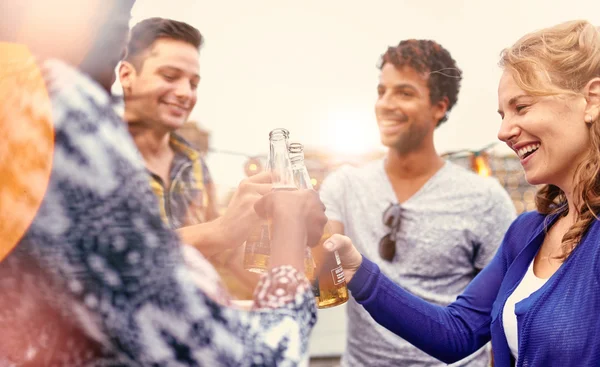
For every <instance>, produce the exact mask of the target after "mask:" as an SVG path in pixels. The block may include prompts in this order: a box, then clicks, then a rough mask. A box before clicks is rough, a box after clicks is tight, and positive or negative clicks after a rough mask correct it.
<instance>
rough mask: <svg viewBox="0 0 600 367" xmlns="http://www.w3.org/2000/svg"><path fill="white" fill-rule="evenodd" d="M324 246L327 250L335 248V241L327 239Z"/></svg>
mask: <svg viewBox="0 0 600 367" xmlns="http://www.w3.org/2000/svg"><path fill="white" fill-rule="evenodd" d="M323 247H325V249H326V250H333V242H331V241H326V242H325V243H324V244H323Z"/></svg>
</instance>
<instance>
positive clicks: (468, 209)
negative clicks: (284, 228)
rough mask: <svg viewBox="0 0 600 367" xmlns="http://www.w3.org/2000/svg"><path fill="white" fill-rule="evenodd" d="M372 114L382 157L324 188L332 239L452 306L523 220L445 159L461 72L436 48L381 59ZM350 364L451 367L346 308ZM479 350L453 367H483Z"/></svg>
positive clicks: (498, 191) (500, 194)
mask: <svg viewBox="0 0 600 367" xmlns="http://www.w3.org/2000/svg"><path fill="white" fill-rule="evenodd" d="M380 70H381V73H380V78H379V85H378V87H377V91H378V99H377V102H376V104H375V112H376V117H377V122H378V125H379V131H380V136H381V141H382V143H383V144H384V145H385V146H387V147H388V148H389V149H388V152H387V155H386V157H385V158H384V159H383V160H378V161H375V162H371V163H369V164H367V165H365V166H364V167H361V168H355V167H349V166H346V167H342V168H341V169H339V170H337V171H336V172H333V173H332V174H330V175H329V176H328V177H327V178H326V180H325V181H324V182H323V185H322V187H321V190H320V191H321V199H322V201H323V202H324V203H325V205H326V207H327V216H328V218H329V219H330V220H331V222H332V226H333V229H334V232H337V233H343V234H345V235H346V236H348V237H350V238H351V239H352V241H353V243H354V244H355V246H356V247H357V248H358V250H359V251H361V253H362V254H363V255H364V256H366V257H367V258H369V259H370V260H372V261H374V262H376V263H377V264H378V265H379V267H380V268H381V271H382V272H384V273H385V274H386V275H387V276H388V277H389V278H390V279H392V280H393V281H395V282H396V283H398V284H400V285H402V287H404V288H405V289H407V290H408V291H410V292H412V293H413V294H415V295H417V296H419V297H422V298H423V299H425V300H428V301H430V302H435V303H438V304H440V305H447V304H449V303H450V302H452V301H453V300H454V299H455V298H456V296H457V295H458V294H459V293H461V292H462V290H463V289H464V288H465V287H466V286H467V284H468V283H469V282H470V281H471V280H472V279H473V277H475V275H477V273H478V272H479V271H480V270H481V269H482V268H483V267H484V266H485V265H486V264H487V263H488V262H489V261H490V260H491V259H492V257H493V255H494V254H495V252H496V250H497V248H498V246H499V245H500V242H501V241H502V238H503V236H504V232H505V231H506V229H507V228H508V226H509V225H510V223H511V222H512V220H513V219H514V218H515V216H516V213H515V209H514V206H513V204H512V201H511V200H510V197H509V196H508V194H507V193H506V191H505V190H504V189H503V188H502V186H501V185H500V184H499V183H498V182H497V181H496V180H495V179H492V178H484V177H480V176H478V175H476V174H474V173H473V172H471V171H468V170H466V169H464V168H462V167H459V166H457V165H455V164H453V163H451V162H446V161H445V160H444V159H442V158H441V157H440V156H439V155H438V154H437V152H436V150H435V147H434V143H433V133H434V130H435V129H436V127H437V126H439V125H440V124H441V123H443V122H444V121H446V119H447V113H448V112H449V111H450V110H451V109H452V107H453V106H454V105H455V103H456V101H457V98H458V91H459V87H460V80H461V71H460V69H458V67H457V66H456V63H455V61H454V60H453V59H452V57H451V56H450V53H449V52H448V51H447V50H445V49H444V48H443V47H442V46H440V45H439V44H437V43H436V42H433V41H429V40H405V41H402V42H400V44H399V45H398V46H396V47H390V48H388V50H387V51H386V52H385V54H384V55H383V56H382V59H381V63H380ZM347 309H348V339H347V344H346V351H345V354H344V356H343V357H342V365H343V366H352V367H354V366H361V367H362V366H386V367H387V366H445V364H444V363H442V362H440V361H438V360H436V359H435V358H433V357H430V356H428V355H427V354H425V353H423V352H421V351H419V350H418V349H416V348H415V347H413V346H412V345H410V344H409V343H408V342H406V341H404V340H402V339H401V338H400V337H398V336H396V335H394V334H392V333H391V332H389V331H387V330H386V329H384V328H383V327H382V326H380V325H378V324H377V323H376V321H374V320H373V319H372V318H371V317H370V316H369V314H368V313H367V312H366V311H365V310H364V309H363V308H362V307H361V306H360V305H358V304H357V303H356V302H355V301H354V300H353V299H350V301H349V303H348V308H347ZM488 364H489V352H488V351H487V350H486V348H482V349H481V350H479V351H478V352H476V353H475V354H473V355H471V356H470V357H468V358H466V359H465V360H463V361H460V362H458V363H456V364H454V365H453V366H470V367H475V366H476V367H480V366H481V367H484V366H487V365H488Z"/></svg>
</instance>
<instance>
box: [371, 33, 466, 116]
mask: <svg viewBox="0 0 600 367" xmlns="http://www.w3.org/2000/svg"><path fill="white" fill-rule="evenodd" d="M388 62H389V63H391V64H392V65H394V66H395V67H396V68H398V69H399V68H402V67H403V66H409V67H411V68H412V69H414V70H415V71H417V72H419V73H425V74H429V78H428V79H427V87H429V99H430V100H431V103H437V102H439V101H440V100H442V99H443V98H444V97H447V98H448V111H447V112H446V115H444V117H442V119H440V121H438V123H437V126H440V125H441V124H442V123H443V122H445V121H446V120H448V113H449V112H450V110H451V109H452V107H454V105H455V104H456V102H457V100H458V91H459V89H460V81H461V80H462V71H461V70H460V69H459V68H458V66H456V61H454V59H453V58H452V56H451V55H450V52H448V50H446V49H445V48H443V47H442V46H441V45H440V44H438V43H437V42H435V41H431V40H416V39H409V40H403V41H401V42H400V43H399V44H398V46H395V47H388V49H387V51H386V52H385V53H384V54H383V55H382V56H381V60H380V62H379V65H378V68H379V69H380V70H381V69H382V68H383V66H384V65H385V64H386V63H388Z"/></svg>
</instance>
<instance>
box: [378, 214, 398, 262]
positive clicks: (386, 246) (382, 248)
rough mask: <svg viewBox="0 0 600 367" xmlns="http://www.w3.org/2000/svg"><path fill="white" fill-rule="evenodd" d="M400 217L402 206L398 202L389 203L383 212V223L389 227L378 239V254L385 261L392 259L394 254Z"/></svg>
mask: <svg viewBox="0 0 600 367" xmlns="http://www.w3.org/2000/svg"><path fill="white" fill-rule="evenodd" d="M401 218H402V208H401V207H400V205H398V204H393V203H391V204H390V206H388V208H387V209H386V210H385V211H384V212H383V217H382V221H383V224H384V225H385V226H386V227H388V228H389V229H390V233H388V234H386V235H385V236H383V237H382V238H381V240H380V241H379V256H381V258H382V259H384V260H386V261H392V260H394V257H395V256H396V236H397V234H398V230H399V229H400V219H401Z"/></svg>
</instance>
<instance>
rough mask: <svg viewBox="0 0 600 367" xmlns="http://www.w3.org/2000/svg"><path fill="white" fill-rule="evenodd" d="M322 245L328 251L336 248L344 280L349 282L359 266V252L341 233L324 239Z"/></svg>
mask: <svg viewBox="0 0 600 367" xmlns="http://www.w3.org/2000/svg"><path fill="white" fill-rule="evenodd" d="M323 247H324V248H325V249H326V250H327V251H329V252H333V251H335V250H337V252H338V254H339V255H340V260H341V262H342V268H344V276H345V277H346V282H348V283H349V282H350V280H351V279H352V277H353V276H354V274H355V273H356V271H357V270H358V268H359V267H360V264H362V255H361V253H360V252H358V250H357V249H356V247H354V245H353V244H352V241H351V240H350V238H348V237H346V236H343V235H341V234H334V235H333V236H331V237H330V238H329V239H327V241H325V243H324V244H323Z"/></svg>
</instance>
